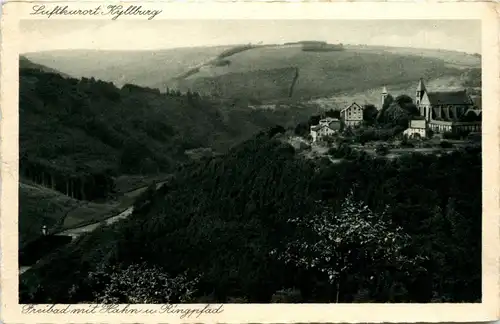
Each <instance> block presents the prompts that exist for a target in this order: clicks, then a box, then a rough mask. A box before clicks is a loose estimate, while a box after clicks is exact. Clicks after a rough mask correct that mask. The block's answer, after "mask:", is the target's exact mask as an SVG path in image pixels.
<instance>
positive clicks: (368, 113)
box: [363, 104, 378, 125]
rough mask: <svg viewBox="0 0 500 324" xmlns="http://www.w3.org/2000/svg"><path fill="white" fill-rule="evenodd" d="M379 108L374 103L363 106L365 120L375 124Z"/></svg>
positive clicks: (369, 123)
mask: <svg viewBox="0 0 500 324" xmlns="http://www.w3.org/2000/svg"><path fill="white" fill-rule="evenodd" d="M377 114H378V110H377V107H375V106H374V105H372V104H367V105H364V107H363V120H364V121H365V123H366V124H368V125H373V124H374V123H375V121H376V119H377Z"/></svg>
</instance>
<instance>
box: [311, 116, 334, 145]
mask: <svg viewBox="0 0 500 324" xmlns="http://www.w3.org/2000/svg"><path fill="white" fill-rule="evenodd" d="M338 131H340V120H338V119H337V118H331V117H327V118H324V119H321V120H320V121H319V123H318V125H314V126H311V137H312V140H313V143H315V142H316V141H318V140H321V139H322V138H323V137H325V136H331V135H333V134H335V133H337V132H338Z"/></svg>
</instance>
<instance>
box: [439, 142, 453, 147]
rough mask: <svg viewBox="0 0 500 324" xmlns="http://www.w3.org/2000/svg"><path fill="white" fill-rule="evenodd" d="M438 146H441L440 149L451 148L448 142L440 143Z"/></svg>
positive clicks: (451, 145)
mask: <svg viewBox="0 0 500 324" xmlns="http://www.w3.org/2000/svg"><path fill="white" fill-rule="evenodd" d="M439 146H441V147H442V148H452V147H453V144H451V143H450V142H448V141H441V143H439Z"/></svg>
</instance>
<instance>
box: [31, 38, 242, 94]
mask: <svg viewBox="0 0 500 324" xmlns="http://www.w3.org/2000/svg"><path fill="white" fill-rule="evenodd" d="M231 47H232V46H214V47H190V48H175V49H165V50H154V51H97V50H59V51H47V52H36V53H26V54H25V55H24V56H26V57H27V58H29V59H31V60H32V61H35V62H37V63H39V64H43V65H45V66H47V67H50V68H55V69H58V70H60V71H63V72H65V73H67V74H69V75H71V76H72V77H77V78H80V77H87V78H90V77H94V78H96V79H100V80H106V81H112V82H114V83H115V84H116V85H117V86H122V85H123V84H125V83H133V84H137V85H141V86H148V87H151V86H155V85H157V84H163V82H164V81H166V80H169V79H171V78H173V77H175V76H176V75H179V74H181V73H184V72H186V71H187V70H189V68H191V67H192V66H195V65H198V64H200V63H203V62H205V61H207V60H209V59H211V58H213V57H215V56H217V55H218V54H219V53H221V52H223V51H224V50H226V49H228V48H231ZM75 62H78V64H75Z"/></svg>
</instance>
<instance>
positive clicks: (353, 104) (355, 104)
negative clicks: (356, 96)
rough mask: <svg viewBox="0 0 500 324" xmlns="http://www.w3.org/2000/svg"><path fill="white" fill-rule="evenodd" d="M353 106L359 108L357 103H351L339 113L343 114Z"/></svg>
mask: <svg viewBox="0 0 500 324" xmlns="http://www.w3.org/2000/svg"><path fill="white" fill-rule="evenodd" d="M354 106H357V107H358V108H361V106H360V105H358V104H357V103H355V102H353V103H352V104H350V105H349V106H347V107H345V108H344V109H342V110H341V111H340V112H343V111H346V110H347V109H349V108H351V107H354Z"/></svg>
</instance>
